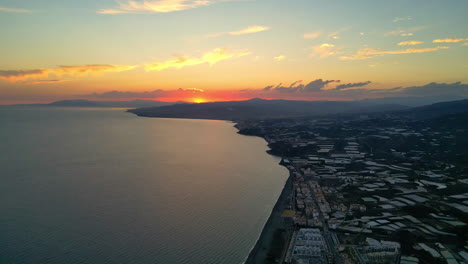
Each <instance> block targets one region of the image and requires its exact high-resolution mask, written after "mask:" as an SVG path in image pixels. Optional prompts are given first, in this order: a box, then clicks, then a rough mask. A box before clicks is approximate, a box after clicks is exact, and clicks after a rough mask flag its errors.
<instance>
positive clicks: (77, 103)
mask: <svg viewBox="0 0 468 264" xmlns="http://www.w3.org/2000/svg"><path fill="white" fill-rule="evenodd" d="M171 104H174V103H168V102H160V101H153V100H132V101H90V100H62V101H57V102H53V103H50V104H46V105H47V106H60V107H118V108H136V107H156V106H165V105H171Z"/></svg>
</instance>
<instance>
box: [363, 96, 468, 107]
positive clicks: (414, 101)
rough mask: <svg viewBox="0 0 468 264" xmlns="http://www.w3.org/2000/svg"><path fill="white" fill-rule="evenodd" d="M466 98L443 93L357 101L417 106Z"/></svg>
mask: <svg viewBox="0 0 468 264" xmlns="http://www.w3.org/2000/svg"><path fill="white" fill-rule="evenodd" d="M463 99H468V98H466V97H462V96H458V95H444V96H408V97H384V98H374V99H362V100H359V101H358V102H361V103H369V104H373V105H374V104H399V105H406V106H410V107H418V106H423V105H429V104H435V103H440V102H448V101H456V100H463Z"/></svg>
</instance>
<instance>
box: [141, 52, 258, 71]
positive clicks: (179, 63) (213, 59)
mask: <svg viewBox="0 0 468 264" xmlns="http://www.w3.org/2000/svg"><path fill="white" fill-rule="evenodd" d="M249 54H251V52H249V51H237V52H234V53H229V52H228V50H227V49H226V48H217V49H214V50H212V51H210V52H207V53H205V54H203V55H202V56H201V57H200V58H190V57H188V56H179V57H177V58H176V59H173V60H167V61H163V62H154V63H147V64H145V70H146V71H161V70H165V69H169V68H176V69H180V68H183V67H186V66H194V65H199V64H204V63H209V64H211V65H213V64H215V63H217V62H219V61H222V60H227V59H233V58H239V57H243V56H246V55H249Z"/></svg>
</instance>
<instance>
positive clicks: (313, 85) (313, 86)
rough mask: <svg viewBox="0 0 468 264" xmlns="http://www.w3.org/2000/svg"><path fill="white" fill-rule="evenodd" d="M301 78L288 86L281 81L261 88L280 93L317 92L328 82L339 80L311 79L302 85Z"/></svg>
mask: <svg viewBox="0 0 468 264" xmlns="http://www.w3.org/2000/svg"><path fill="white" fill-rule="evenodd" d="M301 82H302V80H299V81H295V82H293V83H292V84H291V85H289V86H283V84H282V83H280V84H278V85H277V86H276V87H273V85H270V86H267V87H265V88H263V89H262V91H265V92H270V91H271V92H280V93H299V92H319V91H321V89H322V88H324V87H325V86H327V85H328V84H329V83H332V82H340V81H339V80H326V81H324V80H322V79H317V80H314V81H311V82H310V83H308V84H306V85H304V84H302V83H301Z"/></svg>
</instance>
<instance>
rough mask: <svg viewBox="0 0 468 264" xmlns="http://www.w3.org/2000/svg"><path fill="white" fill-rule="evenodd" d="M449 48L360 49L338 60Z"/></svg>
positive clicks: (362, 58)
mask: <svg viewBox="0 0 468 264" xmlns="http://www.w3.org/2000/svg"><path fill="white" fill-rule="evenodd" d="M448 48H449V47H435V48H424V49H405V50H392V51H379V50H377V49H369V48H366V49H360V50H358V52H357V53H356V54H355V55H351V56H341V57H340V60H364V59H370V58H373V57H376V56H383V55H387V54H393V55H394V54H409V53H425V52H431V51H437V50H441V49H448Z"/></svg>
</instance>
